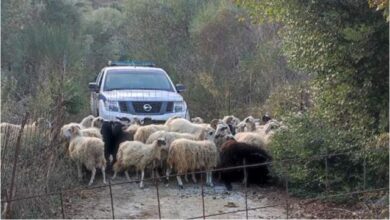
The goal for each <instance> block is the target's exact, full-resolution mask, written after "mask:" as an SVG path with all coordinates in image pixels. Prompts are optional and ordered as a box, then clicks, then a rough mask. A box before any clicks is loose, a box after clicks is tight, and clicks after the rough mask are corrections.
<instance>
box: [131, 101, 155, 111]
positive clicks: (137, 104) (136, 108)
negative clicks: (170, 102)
mask: <svg viewBox="0 0 390 220" xmlns="http://www.w3.org/2000/svg"><path fill="white" fill-rule="evenodd" d="M132 104H133V108H134V111H135V112H136V113H145V114H148V113H159V112H160V110H161V105H162V102H132ZM145 105H150V106H151V107H152V108H151V109H150V111H146V110H145V108H144V106H145Z"/></svg>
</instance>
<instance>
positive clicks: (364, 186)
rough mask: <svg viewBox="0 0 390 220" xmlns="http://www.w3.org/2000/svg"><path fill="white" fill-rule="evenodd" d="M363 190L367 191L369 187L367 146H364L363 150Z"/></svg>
mask: <svg viewBox="0 0 390 220" xmlns="http://www.w3.org/2000/svg"><path fill="white" fill-rule="evenodd" d="M363 157H364V160H363V189H364V190H366V187H367V153H366V146H364V150H363Z"/></svg>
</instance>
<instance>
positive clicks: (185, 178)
mask: <svg viewBox="0 0 390 220" xmlns="http://www.w3.org/2000/svg"><path fill="white" fill-rule="evenodd" d="M184 180H185V181H186V183H188V175H187V173H186V174H184Z"/></svg>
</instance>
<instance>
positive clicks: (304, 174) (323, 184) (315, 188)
mask: <svg viewBox="0 0 390 220" xmlns="http://www.w3.org/2000/svg"><path fill="white" fill-rule="evenodd" d="M286 124H287V126H288V130H283V131H281V132H279V133H277V134H276V135H275V136H274V137H273V141H272V143H271V145H270V150H271V152H272V155H273V158H274V161H275V163H274V165H273V173H274V175H275V176H276V177H279V178H285V177H287V178H288V180H289V187H290V192H292V193H293V194H295V195H301V196H313V195H319V194H321V193H325V192H327V193H340V192H350V191H354V190H360V189H364V188H365V187H366V188H378V187H385V186H387V185H388V172H389V170H388V166H387V164H388V160H389V156H388V149H387V148H385V147H380V148H377V149H375V151H372V150H373V149H372V148H370V147H369V146H370V145H369V144H370V141H368V140H369V139H367V138H366V135H365V132H364V131H363V130H358V129H355V130H341V129H337V127H335V126H334V125H333V124H331V123H326V121H325V120H323V119H320V118H318V117H313V116H312V115H310V114H306V113H305V114H302V115H300V116H295V117H289V118H287V119H286ZM365 150H367V151H365ZM329 154H330V155H331V156H329V157H326V156H323V155H329ZM287 159H289V160H287ZM282 160H287V161H286V162H280V161H282ZM364 166H365V167H366V184H365V183H364V172H365V171H364Z"/></svg>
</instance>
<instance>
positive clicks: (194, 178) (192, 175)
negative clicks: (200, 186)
mask: <svg viewBox="0 0 390 220" xmlns="http://www.w3.org/2000/svg"><path fill="white" fill-rule="evenodd" d="M191 177H192V182H194V183H196V176H195V173H191Z"/></svg>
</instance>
